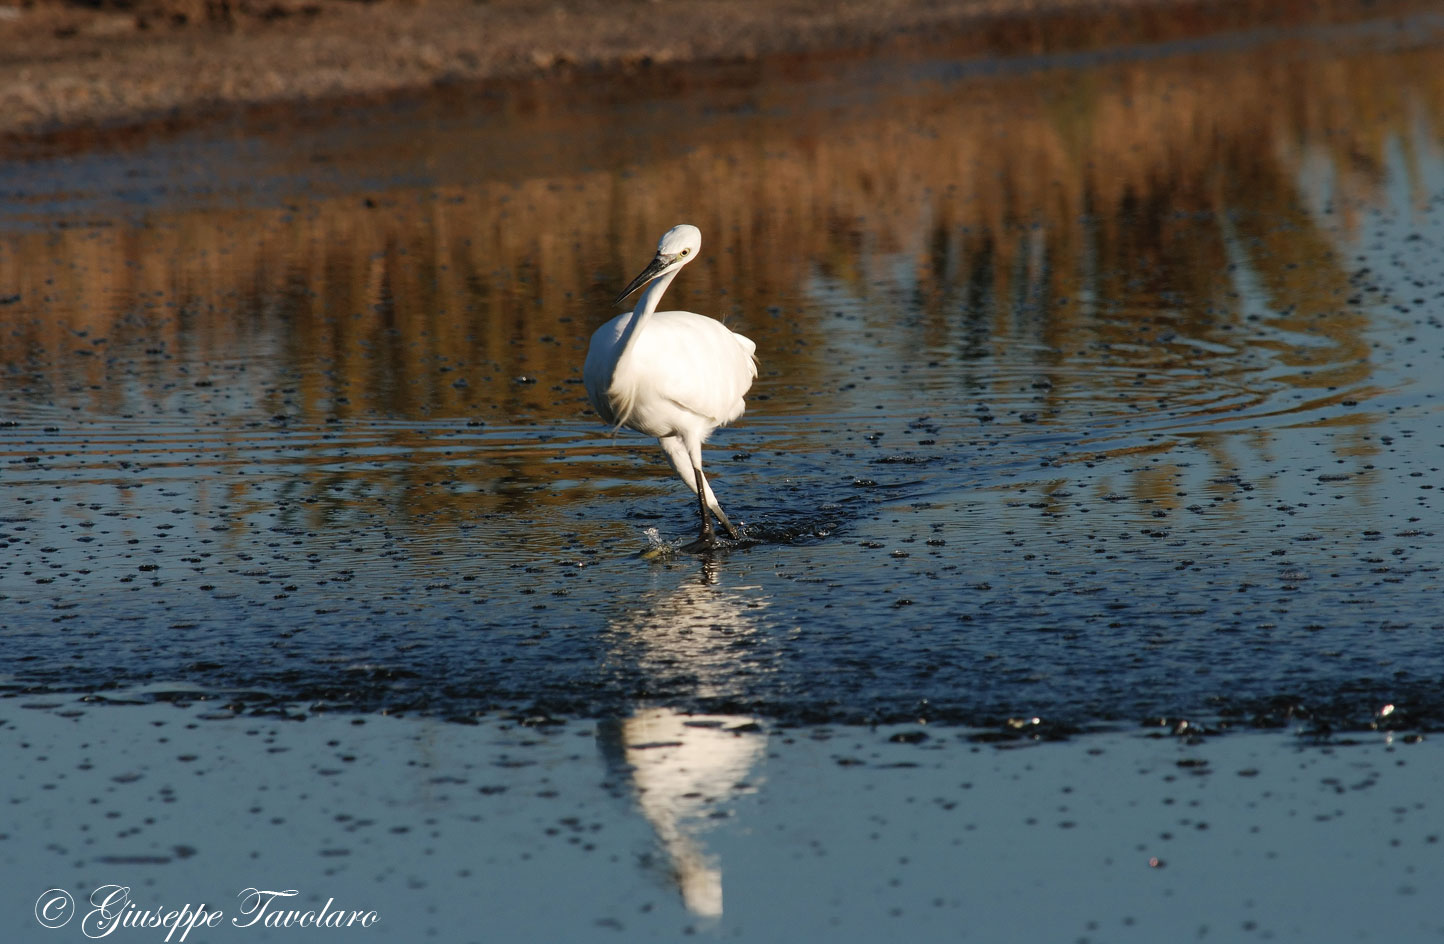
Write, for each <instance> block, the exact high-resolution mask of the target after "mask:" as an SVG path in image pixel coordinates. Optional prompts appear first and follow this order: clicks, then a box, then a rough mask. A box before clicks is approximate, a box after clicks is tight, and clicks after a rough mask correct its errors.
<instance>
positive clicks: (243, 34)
mask: <svg viewBox="0 0 1444 944" xmlns="http://www.w3.org/2000/svg"><path fill="white" fill-rule="evenodd" d="M1426 8H1427V4H1425V3H1420V2H1417V0H1413V2H1411V0H1393V2H1391V3H1389V4H1387V5H1385V7H1384V8H1381V7H1380V6H1379V5H1378V4H1373V3H1369V4H1362V3H1357V2H1342V3H1329V4H1323V5H1319V4H1314V3H1303V2H1276V0H946V2H923V0H885V2H878V0H873V2H866V3H863V2H855V0H853V2H818V0H805V2H790V3H786V4H776V3H772V2H768V0H708V2H706V3H697V4H690V5H688V6H687V7H685V8H678V7H668V6H659V5H657V4H656V3H652V2H645V0H626V2H620V3H612V2H602V0H553V2H549V3H547V4H545V6H544V7H539V6H538V5H537V4H535V3H532V2H530V0H485V2H477V0H426V2H409V0H396V2H379V3H365V4H358V3H353V2H350V0H234V2H232V0H108V2H93V3H92V2H83V0H77V2H64V0H26V2H24V3H16V4H12V5H4V6H0V146H4V144H5V143H6V138H7V137H8V138H9V141H8V143H9V144H11V145H14V144H15V143H16V142H17V139H18V140H20V141H24V140H26V139H28V138H31V137H32V136H35V135H40V136H42V137H44V136H49V135H56V134H58V136H59V138H60V139H61V140H62V141H63V142H64V143H65V146H67V147H74V146H77V142H79V146H90V144H91V143H92V142H93V141H94V138H95V136H96V135H97V134H100V135H101V136H103V137H106V138H107V139H113V138H114V137H115V134H114V133H115V132H117V131H118V130H119V131H121V132H122V133H121V134H120V136H121V137H124V132H123V129H125V128H128V127H131V126H135V125H137V124H153V123H159V124H171V125H183V126H184V125H193V124H196V123H202V122H205V121H206V120H209V119H211V118H213V117H215V116H217V115H225V114H231V113H234V112H236V111H237V110H241V109H250V108H255V107H257V106H274V105H281V106H293V105H298V104H302V103H313V104H314V103H324V104H327V105H334V106H336V107H345V106H347V105H348V104H349V105H354V104H356V103H358V102H360V101H364V100H372V101H374V100H376V99H378V98H385V97H387V96H390V95H393V94H395V93H398V92H413V91H418V90H425V89H433V88H450V89H452V90H453V92H454V93H455V94H464V95H484V94H489V93H495V92H496V91H497V89H498V86H496V85H493V84H490V83H494V82H496V81H497V80H508V79H516V78H522V79H529V78H533V77H537V76H544V77H548V78H549V79H550V80H551V81H554V82H557V83H560V84H568V83H572V82H582V83H588V82H594V81H598V80H599V79H600V80H603V81H609V80H615V79H616V78H618V77H621V76H624V75H632V76H634V77H638V78H640V79H641V80H643V81H646V82H649V83H654V84H658V85H664V86H668V87H672V88H677V87H678V86H682V85H687V84H690V82H691V81H692V78H691V77H690V75H689V73H690V71H691V65H692V64H694V63H714V62H719V61H727V62H743V63H747V62H750V63H757V62H760V61H764V60H768V61H772V62H773V64H774V65H776V66H778V67H780V68H784V69H786V68H789V67H790V66H791V65H792V64H795V60H796V59H797V58H798V57H806V56H816V55H821V56H823V57H833V58H837V59H840V60H842V61H848V60H856V59H857V58H859V57H861V56H865V55H867V54H868V53H870V52H871V51H873V50H876V49H879V48H894V49H897V48H905V47H908V46H919V45H922V46H926V45H928V44H932V43H935V42H936V41H937V40H938V39H939V38H946V39H947V40H948V41H949V42H950V43H953V44H955V45H961V46H962V47H963V48H964V49H966V50H967V51H968V52H969V53H970V54H971V55H975V56H989V55H1004V56H1012V55H1029V54H1036V53H1037V52H1039V51H1042V50H1045V49H1051V50H1062V49H1072V50H1075V51H1076V50H1084V49H1092V48H1097V47H1100V46H1103V47H1107V46H1117V45H1121V44H1126V43H1148V42H1159V41H1168V40H1174V41H1185V42H1186V41H1188V40H1189V39H1190V38H1193V37H1197V36H1200V35H1205V34H1207V33H1210V32H1220V31H1224V32H1226V31H1228V30H1237V29H1239V28H1242V27H1250V28H1271V27H1277V26H1279V25H1281V24H1283V25H1286V24H1290V23H1293V22H1296V21H1298V20H1299V19H1300V18H1314V19H1323V18H1328V19H1337V20H1340V21H1350V20H1357V19H1360V18H1367V17H1371V16H1377V15H1379V14H1380V12H1381V10H1383V9H1388V10H1395V11H1415V10H1419V9H1426Z"/></svg>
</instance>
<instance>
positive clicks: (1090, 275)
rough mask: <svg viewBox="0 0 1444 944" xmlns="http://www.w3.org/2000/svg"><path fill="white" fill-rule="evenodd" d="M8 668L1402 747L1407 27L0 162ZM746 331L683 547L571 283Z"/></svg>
mask: <svg viewBox="0 0 1444 944" xmlns="http://www.w3.org/2000/svg"><path fill="white" fill-rule="evenodd" d="M0 193H3V195H4V201H3V203H4V209H3V211H0V344H3V354H4V356H3V359H0V496H3V505H0V624H3V629H0V652H3V654H4V655H3V665H4V666H5V669H4V671H5V675H4V677H3V684H4V685H5V686H6V687H8V688H10V689H12V690H15V689H30V688H37V687H38V688H47V687H48V688H63V689H72V690H74V689H96V688H106V687H111V686H117V687H126V688H129V687H133V686H136V685H160V686H165V685H170V684H184V685H185V686H188V687H190V688H192V689H195V688H199V689H202V690H209V691H217V692H225V693H228V694H230V695H233V696H235V697H238V698H240V699H241V700H242V701H243V702H244V701H246V700H253V701H268V700H276V699H279V700H283V701H295V700H306V701H309V702H312V703H314V704H318V705H321V706H329V707H332V708H345V707H349V708H356V709H361V710H374V709H383V708H384V709H387V710H389V711H393V712H395V711H411V712H421V713H426V714H433V715H438V716H443V717H460V716H467V715H473V714H475V713H477V712H481V711H485V710H489V709H492V708H496V707H518V706H519V707H524V708H527V709H529V710H533V711H538V712H542V713H554V714H566V713H572V714H583V715H588V716H598V715H613V714H616V713H618V712H628V711H631V710H633V709H635V708H636V707H638V706H647V705H666V706H668V707H672V708H680V709H693V710H707V711H713V712H724V713H730V714H746V715H749V716H767V717H774V718H780V719H788V720H802V721H867V720H889V721H900V720H912V719H919V718H922V719H941V720H955V721H962V722H966V723H968V724H972V725H977V726H982V727H992V726H998V725H1005V726H1006V725H1008V724H1009V723H1010V719H1011V723H1012V724H1013V725H1014V726H1016V725H1017V724H1020V723H1028V724H1032V723H1035V719H1038V720H1037V722H1036V723H1040V724H1042V725H1045V726H1048V725H1056V726H1058V728H1060V729H1067V728H1069V727H1072V726H1088V725H1092V724H1096V723H1099V722H1112V721H1130V722H1131V721H1137V720H1141V719H1147V718H1154V717H1169V718H1174V717H1189V718H1195V719H1204V720H1206V721H1217V720H1220V719H1222V720H1240V721H1244V722H1248V723H1258V724H1264V725H1272V724H1281V723H1284V722H1286V721H1287V720H1288V719H1290V718H1304V719H1312V720H1313V721H1314V722H1316V723H1320V724H1328V725H1337V724H1346V725H1365V724H1369V723H1371V722H1374V721H1375V720H1376V718H1377V713H1378V712H1380V711H1381V710H1382V709H1383V708H1384V706H1385V705H1393V706H1395V707H1394V708H1393V709H1391V713H1390V714H1389V715H1388V717H1389V718H1390V719H1392V721H1390V723H1395V722H1397V723H1401V724H1406V725H1429V724H1436V723H1440V722H1441V721H1444V682H1441V673H1440V666H1441V664H1444V662H1441V656H1444V634H1441V631H1444V615H1441V607H1440V600H1441V589H1444V588H1441V580H1440V566H1441V563H1444V550H1441V548H1444V542H1441V541H1440V539H1439V537H1438V534H1437V532H1439V531H1440V529H1441V521H1440V511H1441V509H1440V504H1439V492H1438V488H1437V486H1438V485H1439V484H1440V480H1441V475H1440V467H1441V465H1444V413H1441V404H1444V369H1441V368H1444V358H1441V354H1444V325H1441V315H1444V255H1441V250H1444V21H1441V20H1440V19H1439V18H1437V17H1430V16H1420V17H1414V18H1410V19H1406V20H1403V21H1399V20H1389V21H1381V22H1378V23H1365V24H1363V25H1350V26H1339V27H1330V28H1317V29H1311V30H1308V31H1301V32H1299V33H1297V34H1294V33H1289V32H1287V31H1282V32H1270V33H1268V34H1246V35H1243V36H1241V37H1240V36H1234V37H1229V38H1226V39H1225V40H1222V41H1217V42H1209V41H1202V42H1199V43H1196V44H1189V45H1187V46H1184V47H1179V46H1169V47H1167V48H1144V49H1142V50H1141V51H1140V50H1138V49H1136V48H1135V49H1130V50H1129V51H1127V52H1126V53H1119V54H1117V55H1110V54H1099V55H1090V56H1088V57H1086V59H1085V58H1083V57H1077V56H1071V57H1070V56H1067V55H1058V56H1050V55H1044V56H1041V57H1032V58H1027V59H1016V60H1011V59H1010V60H1003V61H978V60H975V59H971V58H967V59H959V58H956V57H954V56H950V55H949V54H948V52H947V50H946V49H933V50H929V51H927V52H926V54H924V53H920V52H917V51H915V50H914V51H913V52H912V53H911V54H908V55H903V54H901V53H899V54H898V55H896V56H894V57H892V58H884V59H882V60H877V59H869V60H859V61H853V60H843V61H836V62H827V63H823V64H818V63H809V62H779V61H769V62H767V63H763V64H754V65H738V66H730V67H726V68H721V67H719V68H717V69H714V70H697V71H694V72H691V73H686V74H683V73H675V74H674V73H662V72H661V71H660V70H658V71H657V72H655V73H642V74H640V75H639V76H638V77H637V78H636V79H635V80H634V81H632V82H630V83H623V84H622V85H621V86H613V85H607V86H605V87H599V88H594V87H591V86H589V84H588V83H587V82H586V81H584V80H583V79H580V78H579V79H577V80H576V81H574V82H573V83H571V84H564V85H563V86H562V87H561V88H560V90H558V89H557V88H556V87H554V86H539V87H536V88H533V87H529V86H525V85H518V86H514V87H507V88H502V89H498V90H495V91H494V92H491V93H487V94H480V93H475V94H473V93H462V92H456V93H453V94H449V95H446V96H443V97H442V98H440V99H438V100H428V101H425V102H399V103H397V104H395V105H392V106H388V107H384V108H378V109H374V110H370V111H367V112H365V113H363V114H361V115H359V116H358V115H357V114H356V113H354V112H349V113H342V114H334V115H333V114H322V113H318V114H316V115H312V116H308V118H307V120H305V121H301V122H299V123H298V122H295V121H292V120H289V119H276V118H271V117H268V116H267V115H264V114H261V115H257V116H253V117H250V118H245V119H240V120H237V121H235V122H234V123H232V124H229V125H225V126H223V127H222V128H221V129H220V130H219V131H218V130H217V129H216V128H215V127H208V128H206V129H205V130H203V131H194V132H180V133H169V134H162V133H156V134H154V135H140V136H137V137H135V138H131V139H125V140H121V141H119V142H118V143H115V144H114V145H113V146H111V147H107V148H104V149H101V150H99V151H82V152H67V151H65V150H63V149H60V148H56V149H52V150H51V151H46V152H40V151H37V152H35V153H31V154H29V155H27V156H24V157H23V158H20V159H16V160H12V161H10V162H9V163H7V164H5V165H4V167H3V168H0ZM681 221H688V222H692V223H695V224H696V225H698V226H699V227H700V228H701V230H702V232H703V239H704V243H703V254H702V257H701V258H700V259H699V260H698V261H697V262H696V263H695V264H693V265H691V266H689V267H688V268H687V269H686V271H685V272H684V273H683V274H682V275H681V276H680V278H679V279H678V280H677V281H676V283H674V285H673V287H672V289H671V292H670V294H669V296H668V301H669V302H670V303H672V304H674V305H675V306H676V307H682V308H688V309H692V310H695V311H699V312H703V313H706V314H710V315H714V316H717V317H720V318H724V319H725V320H726V321H727V323H728V324H729V325H730V326H731V327H733V328H734V329H735V330H738V331H741V332H743V333H745V334H747V335H748V336H750V337H751V338H753V339H754V340H755V341H756V342H757V345H758V353H759V357H760V361H761V374H760V376H759V378H758V381H757V383H756V385H755V386H754V388H753V393H752V395H751V397H750V400H749V409H748V413H747V415H746V416H745V417H744V418H743V419H742V421H741V422H740V423H739V424H738V425H737V426H736V427H734V428H729V429H726V430H722V431H719V433H718V434H717V435H716V436H715V437H714V440H713V442H712V444H711V445H710V446H709V448H708V451H707V463H708V468H709V469H710V470H711V471H712V473H713V475H714V480H715V483H716V487H717V491H718V493H719V496H720V498H721V501H722V503H723V505H724V507H726V508H727V509H728V511H729V513H730V514H731V516H732V517H733V518H734V520H736V519H740V520H741V521H742V522H745V528H746V531H747V533H748V534H749V536H751V537H752V538H754V539H756V541H757V543H755V544H753V545H751V546H747V547H743V548H737V549H734V550H731V551H726V552H722V553H719V554H716V555H713V556H711V557H708V558H700V557H697V556H693V555H688V554H684V553H665V552H664V553H660V554H652V555H650V556H641V555H642V552H645V551H648V550H649V549H650V550H656V549H657V548H658V547H662V548H663V549H664V551H665V549H666V547H667V546H670V545H675V544H680V543H681V542H682V541H683V540H685V539H686V538H688V537H689V536H690V534H691V531H692V529H693V527H694V520H693V517H692V516H693V514H694V512H693V506H692V504H691V503H690V502H689V501H688V497H689V495H688V493H687V492H686V490H685V489H684V488H683V486H682V485H681V483H680V482H678V481H676V480H675V479H674V478H673V477H672V475H671V473H670V470H669V469H668V468H667V466H666V465H665V462H664V461H663V459H662V457H661V454H660V452H659V451H658V450H657V448H656V444H655V443H654V442H652V441H650V440H645V439H643V438H642V437H640V436H637V435H635V434H631V433H626V432H623V433H620V434H618V435H616V436H615V437H613V436H611V435H609V433H608V431H607V430H606V429H605V428H604V427H602V426H601V424H600V423H599V422H598V420H597V418H596V417H595V416H594V415H593V414H592V413H591V411H590V410H589V408H588V406H587V403H586V398H585V395H584V392H583V390H582V387H581V383H580V380H581V362H582V359H583V357H584V353H585V348H586V342H587V338H588V336H589V334H590V333H591V331H592V330H593V329H594V328H595V327H596V326H597V325H599V324H600V323H601V322H602V321H604V320H605V319H607V318H608V317H610V316H611V315H612V314H614V313H615V312H614V309H613V308H612V307H611V305H610V300H611V298H612V297H613V295H614V294H615V293H616V291H617V290H618V289H619V288H620V287H621V286H622V285H623V284H625V282H626V281H627V280H628V279H629V278H630V277H631V276H632V275H633V274H634V273H635V272H636V271H638V270H639V269H640V268H641V267H642V265H643V264H644V263H645V262H646V261H647V260H648V259H649V258H650V254H651V252H652V250H653V248H654V246H655V242H656V239H657V237H658V236H659V235H660V234H661V233H662V232H663V231H664V230H665V229H667V228H668V227H669V226H671V225H672V224H674V223H677V222H681Z"/></svg>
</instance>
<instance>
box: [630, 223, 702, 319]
mask: <svg viewBox="0 0 1444 944" xmlns="http://www.w3.org/2000/svg"><path fill="white" fill-rule="evenodd" d="M701 248H702V231H701V230H700V229H698V228H697V227H695V226H693V225H692V224H690V223H681V224H679V225H677V226H674V227H672V228H671V229H669V230H667V231H666V232H665V233H663V234H662V238H661V239H660V240H658V241H657V254H656V255H655V256H653V257H652V261H651V262H650V263H648V264H647V267H646V268H645V269H643V270H642V273H641V274H640V275H638V276H637V277H636V278H635V279H632V281H631V282H629V283H628V284H627V287H626V288H624V289H622V294H620V295H618V296H617V301H618V302H620V301H621V300H622V299H624V298H626V297H627V296H628V295H630V294H632V293H633V292H635V291H636V290H637V289H639V288H641V287H642V286H643V285H646V284H647V283H648V282H650V281H652V280H653V279H655V278H657V277H658V276H660V275H666V274H667V273H668V272H671V271H672V270H674V269H680V268H681V267H682V266H684V265H686V264H687V263H689V262H691V261H692V260H693V259H695V258H696V257H697V251H698V250H699V249H701Z"/></svg>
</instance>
